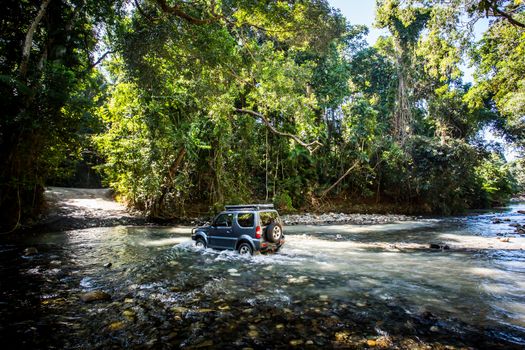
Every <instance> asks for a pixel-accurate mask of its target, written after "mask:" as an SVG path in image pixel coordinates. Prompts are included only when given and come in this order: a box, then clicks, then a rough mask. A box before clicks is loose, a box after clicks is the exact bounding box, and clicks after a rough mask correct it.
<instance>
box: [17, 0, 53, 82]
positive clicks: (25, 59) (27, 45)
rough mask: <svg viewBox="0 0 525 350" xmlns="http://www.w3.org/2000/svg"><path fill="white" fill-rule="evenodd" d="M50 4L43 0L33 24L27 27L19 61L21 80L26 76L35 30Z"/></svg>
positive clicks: (48, 1) (47, 0)
mask: <svg viewBox="0 0 525 350" xmlns="http://www.w3.org/2000/svg"><path fill="white" fill-rule="evenodd" d="M50 2H51V0H44V2H42V5H40V9H39V10H38V14H37V15H36V17H35V20H34V21H33V23H31V27H29V30H28V31H27V34H26V38H25V40H24V48H23V50H22V61H20V76H21V77H22V78H25V77H26V75H27V66H28V64H29V57H30V56H31V46H32V45H33V36H34V35H35V31H36V28H37V27H38V25H39V24H40V21H41V20H42V17H44V13H45V12H46V8H47V5H49V3H50Z"/></svg>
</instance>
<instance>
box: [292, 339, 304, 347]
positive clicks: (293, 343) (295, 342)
mask: <svg viewBox="0 0 525 350" xmlns="http://www.w3.org/2000/svg"><path fill="white" fill-rule="evenodd" d="M303 343H304V342H303V341H302V340H301V339H293V340H290V345H291V346H299V345H303Z"/></svg>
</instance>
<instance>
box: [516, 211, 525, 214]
mask: <svg viewBox="0 0 525 350" xmlns="http://www.w3.org/2000/svg"><path fill="white" fill-rule="evenodd" d="M516 213H518V214H523V215H525V210H518V211H516Z"/></svg>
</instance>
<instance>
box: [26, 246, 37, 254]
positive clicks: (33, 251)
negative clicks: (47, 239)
mask: <svg viewBox="0 0 525 350" xmlns="http://www.w3.org/2000/svg"><path fill="white" fill-rule="evenodd" d="M37 254H38V249H36V248H35V247H29V248H26V249H24V256H31V255H37Z"/></svg>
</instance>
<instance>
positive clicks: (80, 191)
mask: <svg viewBox="0 0 525 350" xmlns="http://www.w3.org/2000/svg"><path fill="white" fill-rule="evenodd" d="M44 196H45V198H46V201H47V205H48V209H47V212H46V213H45V215H44V216H43V218H42V220H40V222H39V223H38V224H37V225H36V226H34V227H33V228H32V229H31V230H35V231H39V232H52V231H67V230H76V229H84V228H91V227H113V226H120V225H124V226H128V225H129V226H146V225H156V226H170V225H188V226H193V225H197V224H199V223H202V222H206V221H209V220H210V218H206V217H200V218H179V219H174V220H165V221H162V222H160V221H158V220H150V219H148V218H147V217H145V216H144V215H142V214H141V213H140V212H137V211H132V210H130V209H129V208H126V207H125V206H124V205H122V204H120V203H118V202H116V201H115V200H114V199H113V197H112V192H111V190H110V189H105V188H100V189H86V188H66V187H48V188H46V191H45V193H44ZM282 219H283V222H284V224H285V225H289V226H295V225H330V224H356V225H375V224H390V223H398V222H406V221H414V220H416V219H417V217H415V216H410V215H396V214H346V213H331V212H328V213H323V214H313V213H304V214H287V215H282Z"/></svg>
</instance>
